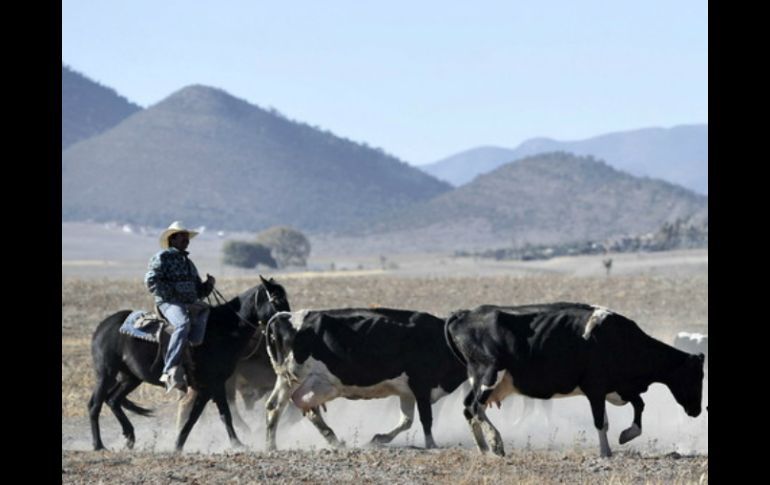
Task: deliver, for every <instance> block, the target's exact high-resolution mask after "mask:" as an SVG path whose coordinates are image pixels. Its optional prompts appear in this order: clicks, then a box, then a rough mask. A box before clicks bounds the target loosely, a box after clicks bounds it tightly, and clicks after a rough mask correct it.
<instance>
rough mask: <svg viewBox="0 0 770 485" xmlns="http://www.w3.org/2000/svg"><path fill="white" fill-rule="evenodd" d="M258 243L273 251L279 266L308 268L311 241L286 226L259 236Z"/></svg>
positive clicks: (274, 228)
mask: <svg viewBox="0 0 770 485" xmlns="http://www.w3.org/2000/svg"><path fill="white" fill-rule="evenodd" d="M257 242H258V243H260V244H262V245H264V246H267V247H268V248H270V250H271V254H272V256H273V258H275V260H276V261H277V263H278V266H279V267H281V268H285V267H287V266H307V257H308V256H309V255H310V241H308V239H307V237H305V235H304V234H302V233H301V232H299V231H297V230H296V229H292V228H290V227H285V226H275V227H271V228H269V229H266V230H264V231H262V232H260V233H259V234H257Z"/></svg>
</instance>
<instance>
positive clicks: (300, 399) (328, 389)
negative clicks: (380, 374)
mask: <svg viewBox="0 0 770 485" xmlns="http://www.w3.org/2000/svg"><path fill="white" fill-rule="evenodd" d="M291 360H292V367H291V370H292V371H293V373H294V375H296V376H297V377H298V381H297V383H296V384H295V385H294V386H292V401H294V404H295V405H297V407H299V408H300V409H303V410H305V409H309V408H311V407H315V406H320V405H321V404H323V403H325V402H327V401H331V400H332V399H336V398H338V397H345V398H348V399H379V398H383V397H388V396H412V397H413V396H414V394H412V391H411V389H409V385H408V380H409V378H408V377H407V375H406V373H401V375H399V376H398V377H395V378H393V379H387V380H385V381H382V382H378V383H377V384H375V385H373V386H349V385H345V384H343V383H342V381H341V380H340V379H339V378H338V377H337V376H335V375H334V374H332V372H331V371H329V369H328V367H326V364H324V363H323V362H321V361H320V360H316V359H314V358H313V357H310V358H308V360H307V361H305V362H304V363H303V364H297V363H296V362H294V355H293V353H292V355H291Z"/></svg>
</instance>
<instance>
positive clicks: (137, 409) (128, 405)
mask: <svg viewBox="0 0 770 485" xmlns="http://www.w3.org/2000/svg"><path fill="white" fill-rule="evenodd" d="M120 405H121V406H122V407H124V408H125V409H128V410H129V411H131V412H132V413H136V414H139V415H140V416H152V413H153V411H152V409H146V408H143V407H141V406H139V405H138V404H136V403H135V402H133V401H131V400H129V399H128V398H125V397H124V398H123V401H121V403H120Z"/></svg>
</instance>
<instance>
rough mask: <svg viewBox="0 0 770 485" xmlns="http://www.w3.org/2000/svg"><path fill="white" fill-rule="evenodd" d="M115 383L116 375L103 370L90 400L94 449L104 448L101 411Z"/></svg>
mask: <svg viewBox="0 0 770 485" xmlns="http://www.w3.org/2000/svg"><path fill="white" fill-rule="evenodd" d="M114 384H115V376H114V375H108V373H107V372H103V373H102V374H101V375H99V376H98V378H97V381H96V385H95V386H94V392H93V393H92V394H91V399H89V400H88V418H89V420H90V421H91V438H92V443H93V446H94V450H97V451H98V450H103V449H104V443H102V435H101V432H100V430H99V413H101V412H102V404H104V401H105V400H106V399H107V394H108V391H109V389H110V388H111V387H112V386H113V385H114Z"/></svg>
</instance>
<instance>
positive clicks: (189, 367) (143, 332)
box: [119, 303, 207, 387]
mask: <svg viewBox="0 0 770 485" xmlns="http://www.w3.org/2000/svg"><path fill="white" fill-rule="evenodd" d="M206 309H207V305H206V304H204V303H200V304H193V305H191V306H190V313H192V314H193V315H192V316H193V318H195V317H196V315H197V314H198V313H199V312H202V311H206ZM153 310H154V311H153V312H145V311H141V310H138V311H134V312H131V313H130V314H129V315H128V317H126V319H125V320H124V322H123V324H122V325H121V326H120V329H119V331H120V333H123V334H126V335H129V336H131V337H134V338H138V339H141V340H145V341H148V342H153V343H157V344H159V345H162V344H163V343H167V342H168V339H169V338H170V336H171V334H172V333H173V332H174V326H173V325H171V324H170V323H169V322H168V320H167V319H166V317H165V316H164V315H163V312H161V311H160V308H158V306H157V305H155V307H154V308H153ZM206 323H207V322H205V323H204V325H206ZM204 332H205V329H204ZM163 334H166V337H165V338H164V336H163ZM202 343H203V341H202V340H201V341H200V342H191V341H189V340H188V341H187V342H186V344H185V345H184V348H183V349H182V362H181V364H182V367H183V368H184V371H185V374H186V375H187V376H188V377H187V378H188V384H190V385H193V387H195V385H194V383H193V381H192V378H193V372H192V371H193V359H192V352H191V350H190V347H197V346H198V345H200V344H202Z"/></svg>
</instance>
